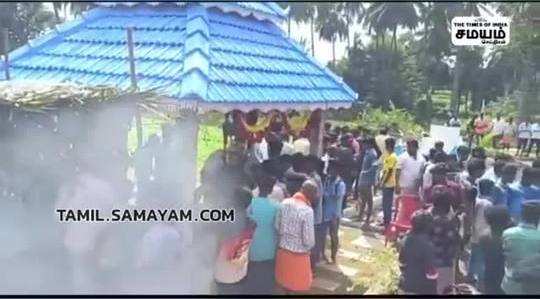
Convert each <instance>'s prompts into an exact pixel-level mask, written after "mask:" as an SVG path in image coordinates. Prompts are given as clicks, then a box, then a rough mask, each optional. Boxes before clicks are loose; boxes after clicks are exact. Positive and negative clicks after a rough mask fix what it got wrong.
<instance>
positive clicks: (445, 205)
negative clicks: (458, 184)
mask: <svg viewBox="0 0 540 299" xmlns="http://www.w3.org/2000/svg"><path fill="white" fill-rule="evenodd" d="M432 200H433V210H434V212H436V213H438V214H448V212H450V207H451V202H450V192H449V191H448V188H447V187H446V186H442V185H439V186H435V187H433V193H432Z"/></svg>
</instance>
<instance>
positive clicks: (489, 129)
mask: <svg viewBox="0 0 540 299" xmlns="http://www.w3.org/2000/svg"><path fill="white" fill-rule="evenodd" d="M452 123H453V121H452V119H450V120H449V124H452ZM467 130H468V132H469V146H470V145H471V144H472V143H473V142H476V144H480V142H481V139H482V138H484V137H485V136H487V135H492V142H491V143H492V146H493V147H494V148H500V149H503V150H505V151H509V150H510V148H511V147H512V146H513V145H516V147H517V151H516V156H520V157H528V156H529V155H530V154H531V151H532V149H533V147H536V157H537V158H538V157H539V155H540V123H539V121H538V120H536V121H533V120H531V119H530V118H525V119H523V121H522V122H519V123H516V122H515V121H514V118H513V117H509V118H507V119H504V118H502V116H501V115H500V114H497V115H496V117H495V120H493V121H492V120H491V119H489V117H487V116H485V115H484V113H480V114H478V115H474V116H473V118H472V119H471V121H470V122H469V123H468V126H467Z"/></svg>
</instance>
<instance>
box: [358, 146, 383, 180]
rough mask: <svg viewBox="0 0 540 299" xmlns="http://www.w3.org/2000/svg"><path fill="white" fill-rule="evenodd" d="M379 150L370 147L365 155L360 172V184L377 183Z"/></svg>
mask: <svg viewBox="0 0 540 299" xmlns="http://www.w3.org/2000/svg"><path fill="white" fill-rule="evenodd" d="M377 161H378V160H377V152H376V151H375V150H374V149H369V150H368V151H366V153H365V155H364V162H362V172H361V173H360V179H359V181H358V184H359V185H360V186H364V187H365V186H372V185H375V180H376V177H377V167H378V164H377Z"/></svg>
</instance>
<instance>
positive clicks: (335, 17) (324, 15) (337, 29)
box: [316, 3, 349, 65]
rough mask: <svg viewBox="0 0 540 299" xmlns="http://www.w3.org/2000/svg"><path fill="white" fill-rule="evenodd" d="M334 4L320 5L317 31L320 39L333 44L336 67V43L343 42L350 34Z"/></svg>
mask: <svg viewBox="0 0 540 299" xmlns="http://www.w3.org/2000/svg"><path fill="white" fill-rule="evenodd" d="M338 9H339V8H338V6H337V5H336V4H333V3H324V4H319V6H318V9H317V11H318V14H317V24H316V27H317V31H318V32H319V36H320V38H322V39H323V40H326V41H328V42H331V43H332V64H333V65H336V41H337V39H338V38H339V39H340V40H343V39H344V38H346V37H347V35H348V33H349V27H348V26H347V23H346V21H345V19H344V18H343V17H342V15H341V14H340V12H339V10H338Z"/></svg>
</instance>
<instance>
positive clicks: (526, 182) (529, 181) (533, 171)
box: [521, 166, 540, 186]
mask: <svg viewBox="0 0 540 299" xmlns="http://www.w3.org/2000/svg"><path fill="white" fill-rule="evenodd" d="M538 175H540V171H538V169H537V168H532V167H528V166H527V167H525V168H523V173H522V175H521V185H523V186H530V185H533V184H534V183H535V181H537V180H538V179H537V178H536V177H535V176H538Z"/></svg>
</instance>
